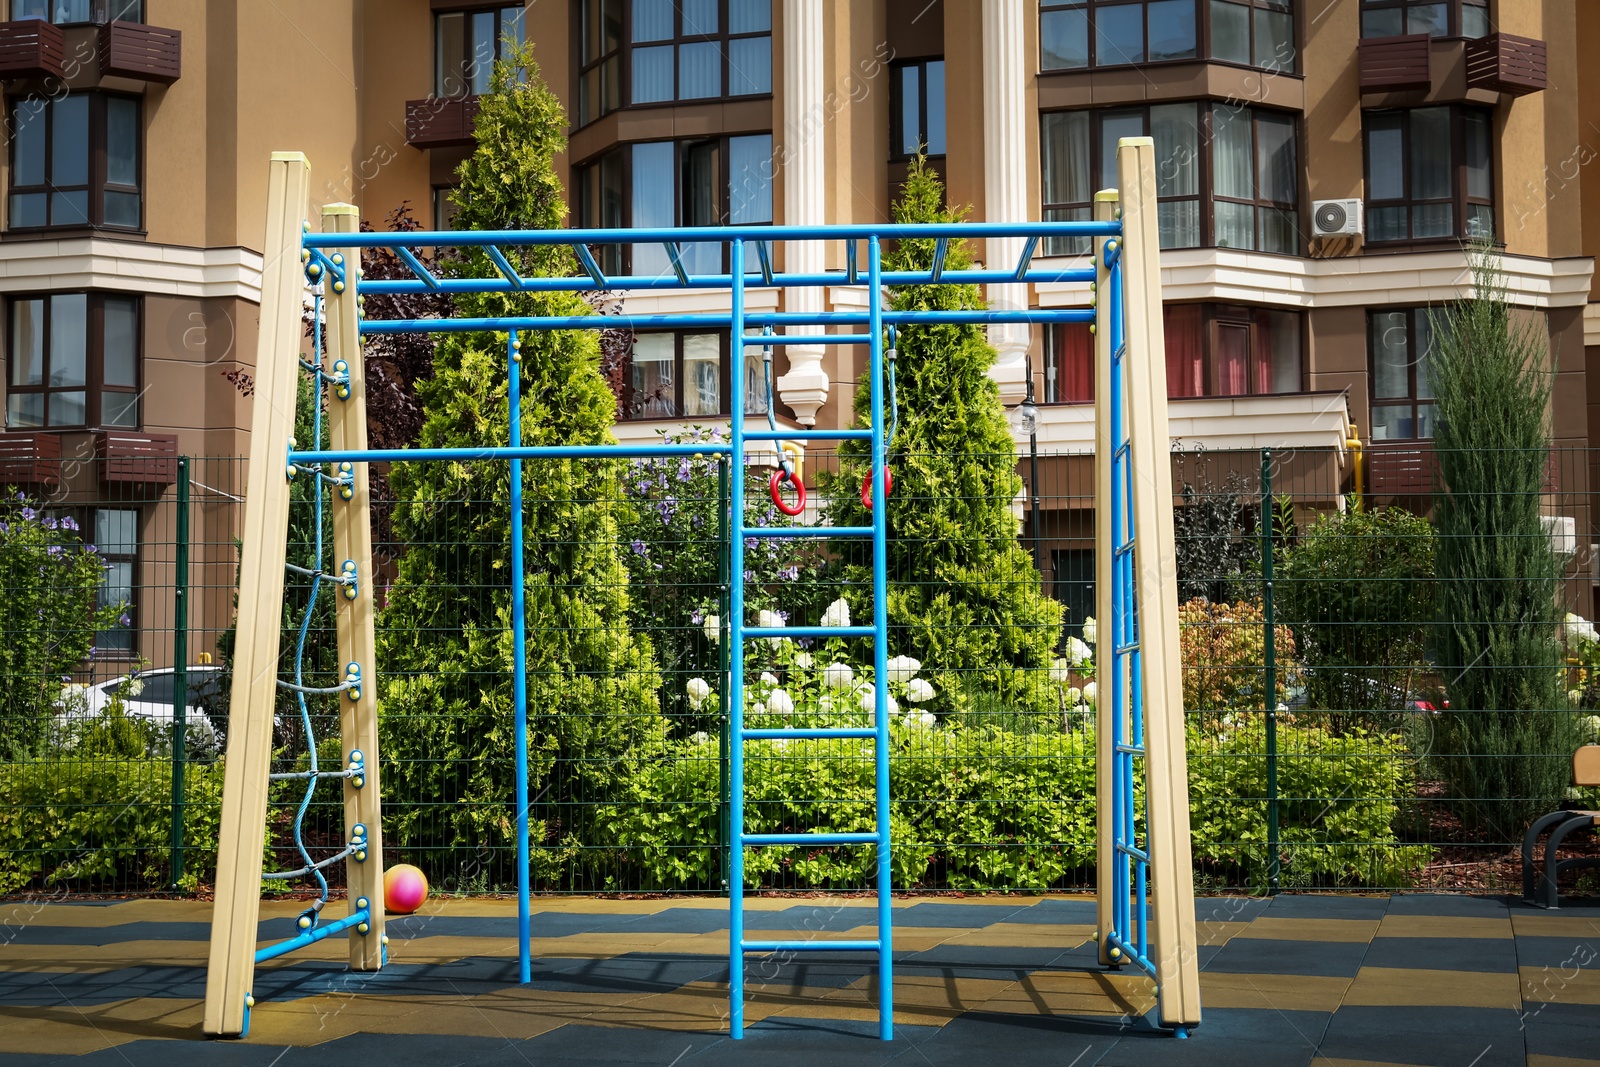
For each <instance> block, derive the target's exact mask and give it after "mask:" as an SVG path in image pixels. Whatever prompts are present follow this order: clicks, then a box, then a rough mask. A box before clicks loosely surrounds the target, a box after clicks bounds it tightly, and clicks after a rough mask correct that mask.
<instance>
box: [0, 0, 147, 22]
mask: <svg viewBox="0 0 1600 1067" xmlns="http://www.w3.org/2000/svg"><path fill="white" fill-rule="evenodd" d="M11 17H12V18H13V19H48V20H50V21H51V22H54V23H56V24H57V25H60V26H72V25H76V24H80V23H85V22H91V23H105V22H112V21H116V22H143V21H144V0H11Z"/></svg>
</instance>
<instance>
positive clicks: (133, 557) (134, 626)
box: [80, 502, 144, 662]
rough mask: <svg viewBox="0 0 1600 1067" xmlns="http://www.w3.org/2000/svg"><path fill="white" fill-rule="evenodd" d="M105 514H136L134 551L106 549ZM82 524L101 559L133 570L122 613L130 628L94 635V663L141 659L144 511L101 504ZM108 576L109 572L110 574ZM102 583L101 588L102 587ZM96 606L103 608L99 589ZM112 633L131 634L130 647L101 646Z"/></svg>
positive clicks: (84, 532)
mask: <svg viewBox="0 0 1600 1067" xmlns="http://www.w3.org/2000/svg"><path fill="white" fill-rule="evenodd" d="M102 511H127V512H132V513H133V551H132V552H108V551H106V546H105V545H103V544H101V543H100V540H99V538H100V530H99V516H100V512H102ZM80 521H81V522H82V523H83V526H82V530H81V533H82V535H83V536H84V539H85V540H86V541H89V539H90V538H91V537H92V538H93V539H94V540H93V541H90V543H92V544H93V545H94V547H95V550H96V552H98V553H99V555H100V558H101V559H103V560H105V561H106V562H107V563H126V564H128V565H129V567H130V569H131V570H130V578H129V581H128V604H127V606H126V607H125V608H123V611H124V612H125V613H126V614H127V616H128V625H127V626H119V627H117V628H116V629H115V630H100V631H97V632H96V633H95V635H94V648H95V653H94V656H93V659H94V660H95V661H97V662H98V661H102V660H137V659H138V658H139V559H140V549H141V548H143V547H144V536H143V534H144V531H143V529H142V528H141V527H142V526H143V525H144V509H143V508H141V507H139V506H138V505H136V504H133V503H131V502H130V503H126V504H120V505H117V506H112V505H100V506H97V507H91V508H89V509H88V510H86V511H84V512H82V518H81V520H80ZM107 573H109V572H107ZM103 584H104V583H102V588H103ZM95 606H96V607H101V606H103V605H101V604H100V596H99V590H98V589H97V590H96V591H95ZM109 633H119V634H120V633H125V634H127V635H128V647H127V648H106V647H104V646H102V645H101V644H100V641H101V638H102V637H104V636H105V635H106V634H109Z"/></svg>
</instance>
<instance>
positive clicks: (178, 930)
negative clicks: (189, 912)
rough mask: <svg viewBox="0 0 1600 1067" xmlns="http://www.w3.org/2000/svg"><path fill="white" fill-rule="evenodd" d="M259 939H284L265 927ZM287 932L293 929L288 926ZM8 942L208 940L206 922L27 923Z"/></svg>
mask: <svg viewBox="0 0 1600 1067" xmlns="http://www.w3.org/2000/svg"><path fill="white" fill-rule="evenodd" d="M279 928H280V923H279V921H277V920H274V921H273V923H272V924H271V929H279ZM261 929H262V933H261V934H260V935H259V936H261V937H262V938H264V939H266V938H270V939H273V940H276V939H278V938H280V937H286V936H288V935H287V934H284V933H281V932H278V933H269V932H268V930H269V926H268V924H266V923H263V924H262V927H261ZM290 929H293V926H292V924H291V925H290ZM6 933H7V935H8V940H7V942H6V944H7V945H8V946H12V947H27V946H30V945H114V944H116V943H117V942H119V941H200V942H204V941H207V940H209V939H210V937H211V924H210V923H193V922H189V923H183V922H176V923H156V922H132V923H123V924H121V925H118V926H47V925H45V924H43V923H30V924H29V925H27V926H21V927H16V928H14V929H11V930H8V931H6Z"/></svg>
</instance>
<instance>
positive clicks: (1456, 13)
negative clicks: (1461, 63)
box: [1360, 0, 1494, 40]
mask: <svg viewBox="0 0 1600 1067" xmlns="http://www.w3.org/2000/svg"><path fill="white" fill-rule="evenodd" d="M1429 7H1442V8H1445V9H1446V14H1447V16H1448V18H1449V27H1448V31H1447V32H1445V33H1436V34H1430V35H1429V36H1432V37H1438V38H1440V39H1454V38H1466V37H1468V34H1467V32H1466V27H1465V20H1466V14H1465V11H1464V10H1463V9H1465V8H1469V7H1473V8H1479V9H1481V10H1482V11H1483V22H1484V32H1483V33H1481V34H1473V35H1472V37H1473V38H1476V37H1483V36H1486V35H1487V34H1490V33H1493V32H1494V22H1493V21H1492V19H1491V17H1490V15H1491V12H1490V8H1489V0H1361V29H1360V33H1361V37H1362V39H1363V40H1375V39H1376V40H1381V39H1383V38H1385V37H1403V36H1406V35H1408V34H1413V33H1419V32H1425V31H1422V30H1420V29H1412V28H1411V26H1410V19H1409V18H1408V17H1407V16H1408V13H1409V12H1411V11H1413V10H1415V9H1417V8H1429ZM1380 11H1398V12H1399V13H1400V24H1399V28H1398V31H1397V30H1396V29H1394V28H1392V27H1391V28H1384V29H1382V30H1378V31H1375V32H1373V33H1368V32H1367V27H1368V25H1369V22H1368V19H1367V16H1368V15H1369V14H1371V13H1374V12H1380ZM1469 39H1470V38H1469Z"/></svg>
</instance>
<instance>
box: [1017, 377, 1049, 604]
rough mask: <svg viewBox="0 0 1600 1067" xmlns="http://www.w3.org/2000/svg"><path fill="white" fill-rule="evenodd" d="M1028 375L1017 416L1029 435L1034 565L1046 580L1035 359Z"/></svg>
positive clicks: (1042, 578)
mask: <svg viewBox="0 0 1600 1067" xmlns="http://www.w3.org/2000/svg"><path fill="white" fill-rule="evenodd" d="M1025 366H1026V368H1027V375H1028V392H1027V395H1026V396H1024V397H1023V399H1022V403H1021V405H1020V406H1018V408H1017V415H1018V416H1019V417H1020V419H1021V422H1022V432H1023V433H1025V434H1027V435H1028V471H1029V476H1028V496H1029V501H1030V503H1029V507H1028V514H1029V520H1030V524H1031V526H1032V527H1033V529H1032V531H1031V533H1032V536H1033V565H1034V567H1035V568H1036V569H1037V570H1038V571H1039V578H1040V580H1041V581H1043V580H1044V548H1043V546H1042V544H1041V543H1040V537H1039V406H1038V405H1037V404H1035V403H1034V402H1033V359H1032V357H1028V359H1027V361H1026V364H1025Z"/></svg>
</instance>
